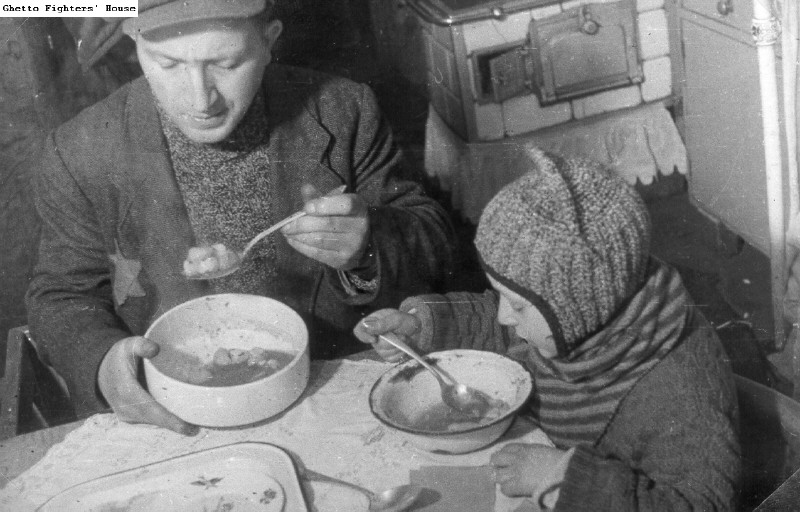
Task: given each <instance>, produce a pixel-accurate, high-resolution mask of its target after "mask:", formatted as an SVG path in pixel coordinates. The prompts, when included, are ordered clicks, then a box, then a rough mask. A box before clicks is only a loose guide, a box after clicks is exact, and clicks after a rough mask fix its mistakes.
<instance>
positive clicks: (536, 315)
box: [486, 276, 558, 358]
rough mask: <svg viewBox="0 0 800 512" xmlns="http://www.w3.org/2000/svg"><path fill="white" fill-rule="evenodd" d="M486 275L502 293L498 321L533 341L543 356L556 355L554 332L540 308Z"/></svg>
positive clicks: (523, 337)
mask: <svg viewBox="0 0 800 512" xmlns="http://www.w3.org/2000/svg"><path fill="white" fill-rule="evenodd" d="M486 277H488V278H489V282H490V283H491V284H492V288H494V289H495V290H497V293H499V294H500V304H499V305H498V307H497V321H498V322H499V323H500V325H505V326H508V327H513V328H514V330H515V331H516V332H517V336H519V337H520V338H522V339H524V340H525V341H527V342H528V343H533V345H534V346H535V347H536V348H537V349H538V350H539V353H540V354H541V355H542V356H544V357H546V358H553V357H556V356H557V355H558V349H557V348H556V343H555V340H553V332H552V331H551V330H550V326H548V325H547V321H546V320H545V319H544V316H542V314H541V313H540V312H539V308H537V307H536V306H534V305H533V304H531V303H530V302H528V301H527V300H526V299H524V298H522V297H521V296H520V295H518V294H517V293H515V292H513V291H511V290H509V289H508V288H506V287H505V286H503V285H502V284H500V283H499V282H497V281H496V280H494V279H492V277H491V276H486Z"/></svg>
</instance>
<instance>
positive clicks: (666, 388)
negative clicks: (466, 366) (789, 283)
mask: <svg viewBox="0 0 800 512" xmlns="http://www.w3.org/2000/svg"><path fill="white" fill-rule="evenodd" d="M412 308H414V309H416V312H415V314H416V315H417V317H418V318H420V319H421V321H422V330H421V333H420V336H419V339H418V345H419V348H420V349H421V350H423V351H432V350H442V349H449V348H470V349H476V350H491V351H494V352H500V353H506V352H508V353H509V354H513V353H515V352H518V350H517V349H519V348H520V347H521V345H522V344H523V343H524V342H523V341H522V340H520V339H519V338H515V336H514V335H513V333H512V332H510V331H509V330H507V329H506V328H504V327H502V326H500V325H499V324H498V323H497V322H496V320H495V319H496V314H497V296H496V294H495V293H494V292H486V293H484V294H470V293H463V292H459V293H450V294H447V295H426V296H419V297H413V298H410V299H407V300H406V301H405V302H404V303H403V305H402V306H401V309H404V310H410V309H412ZM687 315H689V318H688V321H687V327H686V329H685V331H684V333H683V335H682V341H681V343H679V344H678V346H677V347H676V348H675V349H674V350H673V351H672V352H670V353H669V354H668V355H667V356H666V357H665V358H664V359H663V360H661V362H659V363H658V365H656V366H655V368H653V369H652V370H651V371H649V372H648V373H647V374H646V375H645V376H644V377H642V378H641V379H640V380H639V381H638V382H637V383H636V384H635V386H634V387H633V388H632V390H631V391H630V392H629V393H628V395H627V396H626V397H625V398H624V399H623V400H622V402H621V403H620V405H619V408H618V409H617V411H616V414H615V415H614V416H613V417H612V419H611V421H610V423H609V424H608V425H607V427H606V429H605V431H604V432H603V433H602V435H601V436H600V437H599V438H598V440H597V441H596V442H595V443H594V444H593V445H578V446H577V447H576V450H575V453H574V455H573V456H572V458H571V460H570V462H569V466H568V468H567V471H566V475H565V479H564V481H563V482H562V485H561V488H560V495H559V499H558V502H557V503H556V506H555V509H554V510H557V511H569V512H580V511H587V512H588V511H592V512H597V511H614V512H621V511H651V510H652V511H655V510H672V511H690V510H704V511H720V510H734V509H735V503H736V491H735V490H736V489H737V488H738V482H739V479H740V473H741V469H740V454H739V443H738V437H737V427H736V425H738V419H737V418H738V409H737V402H736V393H735V388H734V383H733V377H732V374H731V370H730V367H729V364H728V362H727V360H726V356H725V354H724V352H723V349H722V346H721V343H720V342H719V339H718V338H717V336H716V333H715V331H714V329H713V328H712V327H711V326H710V325H709V324H708V322H707V321H706V320H705V318H704V317H703V316H702V314H701V313H700V312H699V311H696V310H695V309H693V308H687ZM534 380H535V375H534ZM535 419H536V418H535V417H534V420H535ZM560 448H569V447H567V446H561V447H560Z"/></svg>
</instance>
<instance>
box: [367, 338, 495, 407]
mask: <svg viewBox="0 0 800 512" xmlns="http://www.w3.org/2000/svg"><path fill="white" fill-rule="evenodd" d="M379 336H380V338H383V339H384V340H386V341H388V342H389V343H391V344H392V345H394V346H395V347H397V348H399V349H400V350H402V351H403V352H405V353H406V354H408V355H410V356H411V357H413V358H414V359H416V360H417V361H418V362H419V364H421V365H422V366H424V367H425V368H427V369H428V370H430V371H431V373H433V375H434V376H435V377H436V380H438V381H439V387H440V388H441V390H442V401H443V402H444V403H445V404H447V405H448V406H449V407H450V408H452V409H455V410H457V411H459V412H462V413H466V414H468V415H469V416H470V417H472V418H483V417H484V416H485V415H486V412H487V411H488V410H489V409H490V408H492V407H493V404H492V402H493V400H492V399H491V398H489V397H488V396H486V394H485V393H483V392H481V391H478V390H477V389H474V388H471V387H469V386H466V385H464V384H459V383H458V382H456V381H455V380H454V379H453V378H452V377H450V376H449V375H445V374H444V373H443V372H442V371H441V370H439V369H437V368H435V367H434V366H432V365H430V364H429V363H428V362H427V361H425V360H424V359H423V358H422V356H420V355H419V354H417V353H416V352H415V351H414V350H413V349H412V348H411V347H409V346H408V345H407V344H406V343H404V342H403V341H401V340H400V338H398V337H397V336H396V335H395V334H393V333H387V334H381V335H379Z"/></svg>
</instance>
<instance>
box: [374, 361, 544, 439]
mask: <svg viewBox="0 0 800 512" xmlns="http://www.w3.org/2000/svg"><path fill="white" fill-rule="evenodd" d="M425 360H426V361H427V362H429V363H430V364H432V365H434V366H436V367H438V368H439V369H441V370H443V371H444V372H446V373H447V374H449V375H450V376H451V377H453V379H455V380H456V381H457V382H459V383H461V384H466V385H467V386H469V387H471V388H474V389H476V390H478V391H479V392H481V393H483V394H484V395H485V397H486V399H487V401H488V403H489V407H488V408H487V410H486V411H485V412H484V413H483V414H482V415H481V416H479V417H476V416H475V415H473V414H465V413H464V412H461V411H457V410H455V409H453V408H451V407H450V406H448V405H445V403H444V402H443V401H442V393H441V389H440V387H439V383H438V381H437V380H436V378H435V377H434V376H433V374H431V372H429V371H428V370H426V369H425V368H423V367H422V365H420V364H419V363H418V362H417V361H415V360H413V359H412V360H409V361H406V362H405V363H401V364H399V365H396V366H394V367H392V368H390V369H389V370H388V371H386V373H384V374H383V375H382V376H381V377H380V378H379V379H378V380H377V382H375V385H374V386H373V387H372V390H371V392H370V396H369V405H370V410H371V411H372V414H373V415H374V416H375V417H376V418H377V419H378V420H379V421H380V422H381V423H383V424H384V425H386V426H387V427H389V428H391V429H392V430H394V431H395V432H397V433H398V434H399V435H400V436H401V437H404V438H405V439H406V440H407V441H409V442H410V443H411V444H412V445H414V446H416V447H417V448H421V449H423V450H426V451H431V452H439V453H466V452H471V451H474V450H478V449H480V448H484V447H485V446H488V445H490V444H491V443H493V442H494V441H496V440H497V439H499V438H500V436H502V435H503V434H504V433H505V431H506V430H508V428H509V427H510V426H511V423H512V422H513V421H514V418H515V417H516V414H517V412H518V411H519V410H520V409H521V408H522V407H523V405H524V404H525V403H526V401H527V399H528V397H529V396H530V394H531V391H532V390H533V380H532V378H531V375H530V373H528V371H527V370H526V369H525V368H524V367H523V366H522V364H520V363H519V362H517V361H515V360H513V359H511V358H509V357H506V356H502V355H499V354H495V353H492V352H484V351H479V350H467V349H455V350H445V351H441V352H433V353H430V354H428V355H426V356H425Z"/></svg>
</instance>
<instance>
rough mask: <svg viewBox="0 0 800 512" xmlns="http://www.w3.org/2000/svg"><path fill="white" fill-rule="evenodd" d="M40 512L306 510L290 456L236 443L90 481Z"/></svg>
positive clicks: (271, 448) (270, 448) (261, 445)
mask: <svg viewBox="0 0 800 512" xmlns="http://www.w3.org/2000/svg"><path fill="white" fill-rule="evenodd" d="M39 510H40V511H42V512H72V511H75V512H122V511H125V512H154V511H158V512H184V511H198V512H202V511H208V512H212V511H213V512H218V511H219V512H222V511H226V512H227V511H230V512H308V508H307V506H306V502H305V498H304V497H303V492H302V489H301V487H300V482H299V480H298V478H297V472H296V470H295V467H294V464H293V463H292V459H291V458H290V457H289V455H287V454H286V452H284V451H283V450H281V449H280V448H278V447H277V446H273V445H270V444H266V443H236V444H230V445H227V446H221V447H219V448H212V449H209V450H203V451H200V452H195V453H190V454H188V455H182V456H180V457H176V458H174V459H168V460H165V461H162V462H156V463H153V464H148V465H146V466H142V467H139V468H135V469H130V470H127V471H123V472H121V473H115V474H113V475H108V476H104V477H101V478H97V479H95V480H90V481H88V482H84V483H82V484H78V485H76V486H73V487H70V488H69V489H67V490H65V491H63V492H62V493H60V494H58V495H57V496H55V497H54V498H52V499H50V500H48V501H47V502H46V503H45V504H44V505H42V506H41V507H40V508H39Z"/></svg>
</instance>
